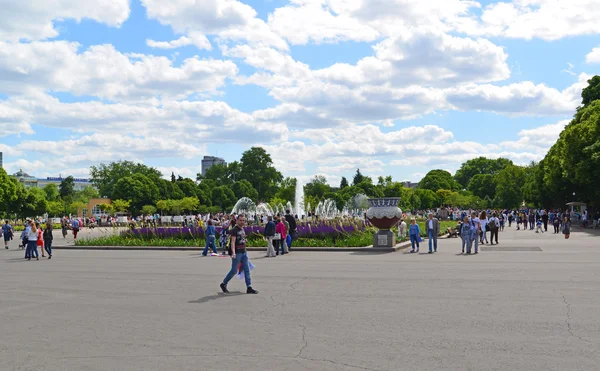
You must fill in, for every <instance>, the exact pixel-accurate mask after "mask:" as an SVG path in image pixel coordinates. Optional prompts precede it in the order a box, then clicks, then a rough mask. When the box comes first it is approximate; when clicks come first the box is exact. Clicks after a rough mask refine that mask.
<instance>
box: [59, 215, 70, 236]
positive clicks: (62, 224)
mask: <svg viewBox="0 0 600 371" xmlns="http://www.w3.org/2000/svg"><path fill="white" fill-rule="evenodd" d="M60 227H61V229H62V235H63V238H67V230H68V229H69V223H67V218H66V217H63V218H62V220H61V221H60Z"/></svg>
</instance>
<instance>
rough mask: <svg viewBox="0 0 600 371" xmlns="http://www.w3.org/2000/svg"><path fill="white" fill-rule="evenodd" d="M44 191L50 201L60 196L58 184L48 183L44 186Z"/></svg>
mask: <svg viewBox="0 0 600 371" xmlns="http://www.w3.org/2000/svg"><path fill="white" fill-rule="evenodd" d="M42 191H44V193H45V194H46V200H48V201H58V198H59V197H60V194H59V193H58V187H57V186H56V184H53V183H50V184H46V185H45V186H44V188H42Z"/></svg>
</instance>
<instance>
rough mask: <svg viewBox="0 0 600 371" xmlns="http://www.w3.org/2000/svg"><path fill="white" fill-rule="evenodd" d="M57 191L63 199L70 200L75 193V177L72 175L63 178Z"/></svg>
mask: <svg viewBox="0 0 600 371" xmlns="http://www.w3.org/2000/svg"><path fill="white" fill-rule="evenodd" d="M58 193H59V194H60V198H62V199H63V200H72V199H73V195H74V194H75V179H73V177H72V176H68V177H66V178H65V179H63V180H62V181H61V182H60V186H59V187H58Z"/></svg>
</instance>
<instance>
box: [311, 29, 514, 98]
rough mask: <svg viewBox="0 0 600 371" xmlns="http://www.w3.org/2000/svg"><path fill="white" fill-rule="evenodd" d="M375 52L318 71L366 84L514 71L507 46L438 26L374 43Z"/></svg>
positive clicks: (496, 77) (439, 81)
mask: <svg viewBox="0 0 600 371" xmlns="http://www.w3.org/2000/svg"><path fill="white" fill-rule="evenodd" d="M373 49H374V50H375V56H373V57H366V58H364V59H361V60H360V61H359V62H358V63H357V65H356V66H351V65H348V64H334V65H333V66H331V67H329V68H326V69H323V70H319V71H315V75H316V76H317V77H320V78H322V79H324V80H326V81H331V82H334V83H339V84H343V85H350V86H359V85H364V84H372V85H381V84H389V85H391V86H397V87H400V86H404V85H407V84H423V85H426V86H444V85H452V84H461V83H469V82H489V81H500V80H504V79H507V78H508V77H510V70H509V68H508V65H507V64H506V59H507V57H508V56H507V54H506V53H504V50H503V49H502V48H501V47H499V46H497V45H494V44H493V43H491V42H490V41H488V40H484V39H478V40H472V39H469V38H461V37H455V36H450V35H447V34H444V33H442V32H439V31H422V30H419V31H417V30H415V31H408V32H404V33H402V34H400V35H397V36H395V37H393V38H388V39H386V40H384V41H382V42H380V43H379V44H377V45H375V46H374V47H373Z"/></svg>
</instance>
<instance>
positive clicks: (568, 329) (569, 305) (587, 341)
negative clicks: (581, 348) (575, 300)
mask: <svg viewBox="0 0 600 371" xmlns="http://www.w3.org/2000/svg"><path fill="white" fill-rule="evenodd" d="M561 295H562V300H563V303H565V305H566V307H567V318H565V324H566V325H567V331H568V332H569V334H570V335H571V336H572V337H575V338H577V339H579V340H581V341H584V342H586V343H590V344H594V343H593V342H592V341H589V340H586V339H584V338H582V337H581V336H577V335H575V334H574V333H573V329H572V327H571V303H569V302H568V301H567V298H566V297H565V294H561Z"/></svg>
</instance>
